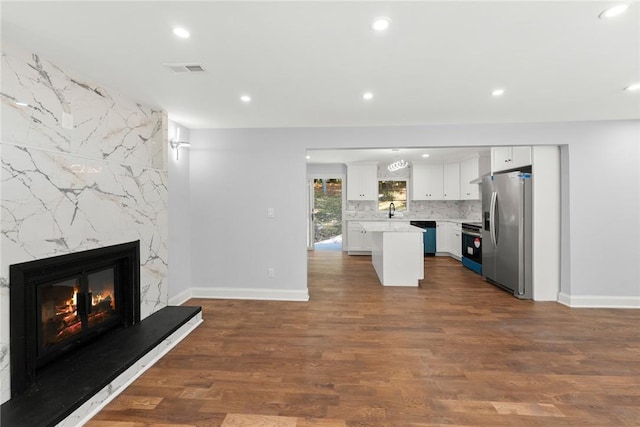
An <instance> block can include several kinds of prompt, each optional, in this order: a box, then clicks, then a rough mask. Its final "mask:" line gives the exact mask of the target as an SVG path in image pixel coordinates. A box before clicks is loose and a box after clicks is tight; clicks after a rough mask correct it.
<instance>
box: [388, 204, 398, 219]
mask: <svg viewBox="0 0 640 427" xmlns="http://www.w3.org/2000/svg"><path fill="white" fill-rule="evenodd" d="M395 214H396V205H394V204H393V202H391V203H390V204H389V218H393V216H394V215H395Z"/></svg>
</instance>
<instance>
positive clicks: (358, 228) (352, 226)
mask: <svg viewBox="0 0 640 427" xmlns="http://www.w3.org/2000/svg"><path fill="white" fill-rule="evenodd" d="M347 245H348V246H347V251H348V252H349V254H351V253H352V252H353V253H354V254H357V253H359V252H371V247H372V245H371V237H370V236H369V234H368V233H367V231H366V230H365V229H364V228H362V225H360V222H359V221H349V223H348V224H347Z"/></svg>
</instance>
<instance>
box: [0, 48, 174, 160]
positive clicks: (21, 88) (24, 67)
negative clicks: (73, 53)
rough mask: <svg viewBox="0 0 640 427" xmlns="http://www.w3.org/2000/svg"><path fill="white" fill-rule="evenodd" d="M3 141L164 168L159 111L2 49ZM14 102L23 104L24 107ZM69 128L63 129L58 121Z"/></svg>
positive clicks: (15, 51) (35, 58)
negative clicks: (67, 119) (68, 121)
mask: <svg viewBox="0 0 640 427" xmlns="http://www.w3.org/2000/svg"><path fill="white" fill-rule="evenodd" d="M2 49H3V52H2V89H1V90H0V97H1V99H2V101H3V102H2V121H3V123H4V122H5V121H6V122H7V123H11V126H2V141H3V142H9V143H11V142H12V143H17V144H21V145H27V146H36V147H39V148H42V149H46V150H52V151H56V152H66V153H73V154H77V155H81V156H85V157H89V158H96V159H105V160H111V161H117V162H121V163H126V164H129V165H137V166H140V167H151V168H156V169H164V167H163V149H164V147H163V144H162V142H163V133H162V120H160V119H159V118H160V116H161V114H160V112H159V111H154V110H152V109H150V108H147V107H144V106H142V105H140V104H136V103H133V102H131V101H129V100H127V99H126V98H124V97H123V96H121V95H119V94H118V93H116V92H112V91H109V90H108V89H106V88H104V87H102V86H100V85H98V84H95V83H92V82H90V81H87V80H84V79H81V78H79V77H77V76H73V75H71V74H67V73H66V72H65V71H63V70H62V69H60V68H59V67H57V66H55V65H54V64H52V63H50V62H48V61H46V60H44V59H42V58H40V57H39V56H38V55H36V54H29V53H25V52H22V51H20V50H18V49H15V48H11V47H7V46H3V48H2ZM16 102H23V103H26V104H27V105H26V106H21V105H17V104H16ZM65 114H67V115H69V117H71V118H72V122H73V126H72V129H65V128H63V127H62V124H63V116H64V115H65Z"/></svg>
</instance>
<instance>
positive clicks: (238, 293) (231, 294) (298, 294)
mask: <svg viewBox="0 0 640 427" xmlns="http://www.w3.org/2000/svg"><path fill="white" fill-rule="evenodd" d="M190 292H191V298H212V299H216V298H217V299H253V300H270V301H309V291H308V290H307V289H304V290H292V289H256V288H191V289H190Z"/></svg>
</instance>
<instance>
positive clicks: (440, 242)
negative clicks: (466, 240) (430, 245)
mask: <svg viewBox="0 0 640 427" xmlns="http://www.w3.org/2000/svg"><path fill="white" fill-rule="evenodd" d="M436 252H437V253H439V254H445V255H446V254H449V255H451V256H452V257H454V258H456V259H461V257H462V224H461V223H460V222H452V221H438V222H436Z"/></svg>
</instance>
